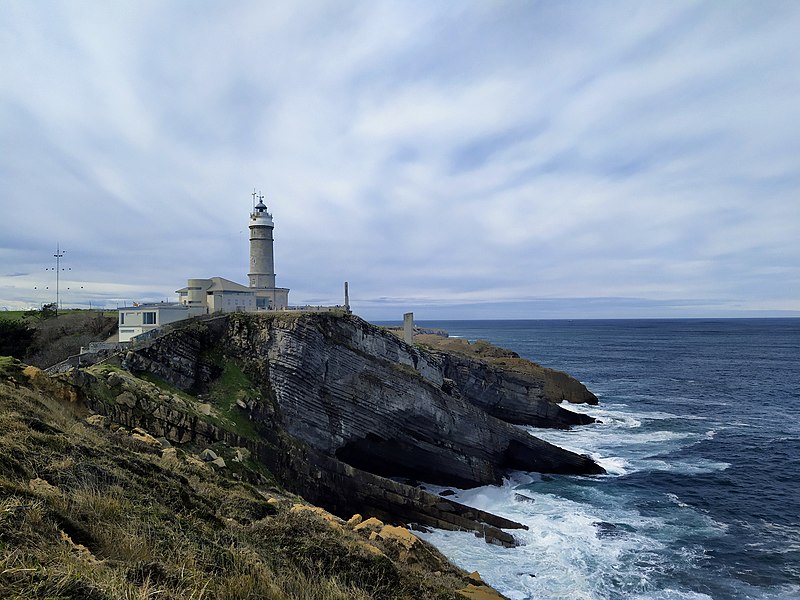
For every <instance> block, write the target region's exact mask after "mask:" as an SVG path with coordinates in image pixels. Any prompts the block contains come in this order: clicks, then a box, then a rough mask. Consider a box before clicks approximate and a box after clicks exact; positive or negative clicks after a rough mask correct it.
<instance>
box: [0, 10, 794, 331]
mask: <svg viewBox="0 0 800 600" xmlns="http://www.w3.org/2000/svg"><path fill="white" fill-rule="evenodd" d="M254 188H256V189H258V190H261V191H262V192H263V194H264V195H265V197H266V203H267V205H268V207H269V209H270V211H271V212H272V213H273V215H274V219H275V239H276V242H275V260H276V270H277V275H278V285H281V286H285V287H289V288H291V289H292V292H291V295H290V301H291V302H293V303H306V302H308V303H340V302H341V296H342V285H343V282H344V281H345V280H347V281H349V282H350V288H351V296H352V303H353V306H354V308H355V310H356V312H358V313H359V314H361V315H363V316H365V317H367V318H372V319H388V318H400V316H401V314H402V312H404V311H406V310H414V311H415V313H416V315H417V317H418V318H423V319H424V318H448V317H449V318H548V317H567V318H582V317H661V316H665V317H684V316H685V317H692V316H759V315H766V316H776V315H795V316H800V3H798V2H796V1H794V0H789V1H785V2H781V1H777V0H775V1H770V2H755V1H752V2H736V1H726V2H672V1H670V2H604V3H601V2H588V1H586V2H580V1H574V2H555V1H547V2H538V1H529V2H520V1H512V2H507V3H506V2H500V1H492V0H484V1H475V2H444V1H442V2H436V1H434V2H411V1H404V2H382V1H374V0H372V1H367V2H363V3H362V2H350V1H344V0H337V1H334V2H330V3H328V2H323V1H310V2H265V1H262V0H258V1H254V2H244V1H241V2H240V1H231V2H201V1H183V2H181V1H171V2H163V1H157V2H146V1H143V0H136V1H135V2H123V1H115V2H100V1H95V2H84V1H69V2H67V1H63V2H55V1H44V0H43V1H37V2H30V1H28V0H20V1H17V0H0V309H2V307H6V308H8V309H17V308H25V307H28V306H30V305H38V304H40V303H42V302H47V301H52V300H54V286H55V277H54V273H53V271H51V270H46V269H47V268H52V267H53V266H54V260H55V259H54V258H53V254H54V253H55V250H56V245H57V244H60V245H61V247H63V248H66V250H67V252H66V254H65V258H64V266H65V267H66V268H69V269H71V271H65V272H64V278H65V281H62V286H61V289H62V292H63V294H62V300H63V302H64V303H65V305H70V306H72V305H88V303H89V302H92V304H93V305H106V306H113V307H116V306H117V305H118V304H125V303H129V302H130V301H132V300H136V301H146V300H163V299H170V300H172V299H174V298H175V295H174V291H175V290H176V289H178V288H179V287H182V286H184V285H185V284H186V279H187V278H188V277H211V276H215V275H218V276H222V277H226V278H228V279H232V280H234V281H239V282H242V283H245V282H246V273H247V267H248V241H247V240H248V237H247V235H248V231H247V224H248V213H249V211H250V209H251V207H252V198H251V196H250V194H251V193H252V191H253V189H254ZM67 287H68V288H69V290H66V289H65V288H67ZM44 288H48V289H44Z"/></svg>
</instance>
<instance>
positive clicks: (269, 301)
mask: <svg viewBox="0 0 800 600" xmlns="http://www.w3.org/2000/svg"><path fill="white" fill-rule="evenodd" d="M256 199H258V203H257V204H255V205H254V206H253V212H251V213H250V223H249V228H250V272H249V273H248V274H247V277H248V280H249V284H250V285H249V286H245V285H241V284H239V283H236V282H235V281H230V280H228V279H224V278H222V277H211V278H210V279H189V281H188V283H187V286H186V287H185V288H181V289H179V290H177V291H176V292H175V293H177V294H178V302H177V303H159V304H147V305H141V306H126V307H124V308H120V309H119V341H120V342H128V341H130V340H131V339H132V338H133V337H134V336H137V335H140V334H142V333H146V332H147V331H150V330H152V329H156V328H158V327H160V326H161V325H166V324H167V323H173V322H175V321H180V320H182V319H188V318H189V317H194V316H198V315H207V314H213V313H228V312H237V311H238V312H256V311H266V310H283V309H286V308H288V306H289V289H288V288H279V287H275V258H274V255H273V237H272V232H273V230H274V229H275V224H274V223H273V221H272V215H271V214H270V213H269V211H267V207H266V206H265V205H264V197H263V196H256V194H255V192H254V193H253V201H254V202H255V200H256Z"/></svg>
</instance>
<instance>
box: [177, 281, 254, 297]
mask: <svg viewBox="0 0 800 600" xmlns="http://www.w3.org/2000/svg"><path fill="white" fill-rule="evenodd" d="M202 281H207V282H209V283H210V285H209V286H208V287H207V288H204V291H206V292H252V291H253V288H250V287H247V286H246V285H242V284H241V283H236V282H235V281H231V280H230V279H225V278H224V277H210V278H208V279H203V280H202ZM184 292H185V293H187V294H188V293H189V288H188V287H182V288H181V289H179V290H175V293H176V294H181V293H184Z"/></svg>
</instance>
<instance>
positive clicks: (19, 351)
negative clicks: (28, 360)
mask: <svg viewBox="0 0 800 600" xmlns="http://www.w3.org/2000/svg"><path fill="white" fill-rule="evenodd" d="M34 333H35V331H34V330H33V329H31V328H30V327H28V325H27V324H25V323H24V322H22V321H10V320H6V319H2V320H0V355H2V356H13V357H14V358H23V357H24V356H25V355H26V354H27V352H28V349H29V348H30V346H31V343H32V342H33V335H34Z"/></svg>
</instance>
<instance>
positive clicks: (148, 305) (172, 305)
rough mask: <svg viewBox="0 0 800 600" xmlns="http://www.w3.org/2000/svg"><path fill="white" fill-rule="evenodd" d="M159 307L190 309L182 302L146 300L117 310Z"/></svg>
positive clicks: (154, 308)
mask: <svg viewBox="0 0 800 600" xmlns="http://www.w3.org/2000/svg"><path fill="white" fill-rule="evenodd" d="M159 308H169V309H172V310H174V309H180V310H188V308H189V307H188V306H185V305H183V304H181V303H180V302H145V303H143V304H134V305H133V306H121V307H119V308H118V309H117V310H156V309H159Z"/></svg>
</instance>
